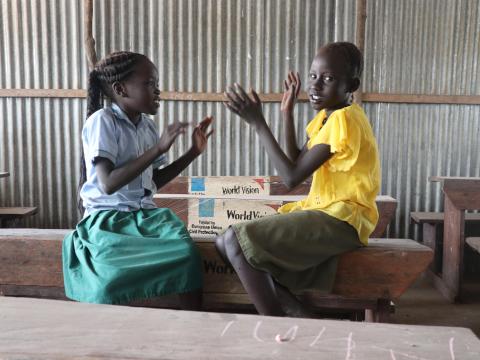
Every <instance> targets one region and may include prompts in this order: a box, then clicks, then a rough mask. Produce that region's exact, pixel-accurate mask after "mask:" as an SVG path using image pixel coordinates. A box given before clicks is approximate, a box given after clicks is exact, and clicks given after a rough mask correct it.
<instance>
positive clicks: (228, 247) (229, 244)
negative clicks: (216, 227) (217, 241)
mask: <svg viewBox="0 0 480 360" xmlns="http://www.w3.org/2000/svg"><path fill="white" fill-rule="evenodd" d="M223 243H224V248H225V253H226V254H227V256H228V257H229V258H231V257H233V256H237V255H239V254H240V253H241V252H242V249H241V248H240V244H239V243H238V239H237V235H236V234H235V231H234V230H233V229H232V228H231V227H229V228H228V230H227V231H225V233H224V234H223Z"/></svg>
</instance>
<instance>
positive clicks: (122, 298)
mask: <svg viewBox="0 0 480 360" xmlns="http://www.w3.org/2000/svg"><path fill="white" fill-rule="evenodd" d="M200 289H202V286H192V287H185V288H182V289H180V290H179V289H178V288H175V289H166V290H150V291H145V290H141V291H137V292H133V293H129V294H124V295H119V296H115V297H114V298H112V297H103V298H98V297H97V298H95V299H92V298H88V297H84V296H75V295H74V294H71V293H70V292H68V291H67V290H65V296H66V297H67V298H69V299H71V300H75V301H78V302H83V303H90V304H109V305H121V304H128V303H129V302H132V301H136V300H146V299H151V298H154V297H158V296H166V295H175V294H184V293H188V292H192V291H195V290H200Z"/></svg>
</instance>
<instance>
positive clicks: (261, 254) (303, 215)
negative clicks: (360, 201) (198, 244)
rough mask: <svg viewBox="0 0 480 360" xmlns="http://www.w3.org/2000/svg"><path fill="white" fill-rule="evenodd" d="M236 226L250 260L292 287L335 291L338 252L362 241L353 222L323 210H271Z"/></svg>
mask: <svg viewBox="0 0 480 360" xmlns="http://www.w3.org/2000/svg"><path fill="white" fill-rule="evenodd" d="M232 228H233V230H234V231H235V234H236V235H237V238H238V241H239V243H240V246H241V248H242V250H243V253H244V255H245V258H246V259H247V261H248V262H249V263H250V265H252V266H253V267H254V268H256V269H258V270H262V271H265V272H268V273H269V274H271V275H272V277H273V278H274V279H275V280H276V281H277V282H278V283H279V284H281V285H283V286H285V287H287V288H288V289H290V290H292V291H300V290H307V289H316V290H321V291H325V292H329V291H331V289H332V287H333V283H334V281H335V275H336V271H337V263H338V255H340V254H342V253H345V252H347V251H351V250H354V249H357V248H359V247H361V246H363V245H362V243H361V242H360V240H359V238H358V233H357V231H356V230H355V228H354V227H353V226H351V225H350V224H348V223H347V222H344V221H341V220H338V219H336V218H334V217H332V216H330V215H328V214H326V213H324V212H322V211H319V210H302V211H294V212H291V213H288V214H276V215H272V216H266V217H263V218H260V219H257V220H253V221H248V222H242V223H238V224H234V225H232Z"/></svg>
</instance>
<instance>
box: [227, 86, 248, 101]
mask: <svg viewBox="0 0 480 360" xmlns="http://www.w3.org/2000/svg"><path fill="white" fill-rule="evenodd" d="M229 89H230V94H231V95H233V96H234V97H235V99H236V100H237V101H236V102H237V103H238V104H242V103H246V102H247V99H245V98H244V97H243V96H241V94H240V91H238V88H237V89H234V88H233V86H230V87H229Z"/></svg>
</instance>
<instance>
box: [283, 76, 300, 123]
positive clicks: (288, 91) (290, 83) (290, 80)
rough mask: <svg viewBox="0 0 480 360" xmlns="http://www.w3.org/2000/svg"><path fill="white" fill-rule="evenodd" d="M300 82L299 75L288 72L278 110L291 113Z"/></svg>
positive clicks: (298, 92)
mask: <svg viewBox="0 0 480 360" xmlns="http://www.w3.org/2000/svg"><path fill="white" fill-rule="evenodd" d="M301 86H302V82H301V81H300V74H299V73H298V72H297V73H294V72H293V71H290V72H289V73H288V75H287V79H285V82H284V92H283V99H282V104H281V105H280V110H281V111H282V112H286V113H290V114H291V113H292V112H293V108H294V107H295V103H296V102H297V99H298V94H300V88H301Z"/></svg>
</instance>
